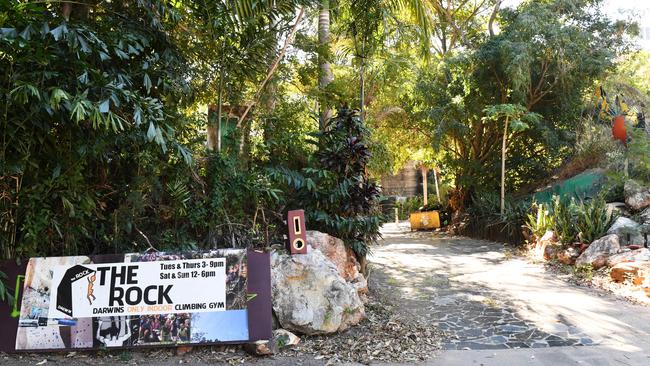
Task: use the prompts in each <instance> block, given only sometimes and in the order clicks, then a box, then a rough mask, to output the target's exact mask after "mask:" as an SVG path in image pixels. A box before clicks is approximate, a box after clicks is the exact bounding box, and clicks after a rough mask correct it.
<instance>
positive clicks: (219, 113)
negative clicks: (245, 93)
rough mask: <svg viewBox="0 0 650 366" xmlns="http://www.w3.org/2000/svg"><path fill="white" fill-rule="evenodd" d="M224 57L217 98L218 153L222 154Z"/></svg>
mask: <svg viewBox="0 0 650 366" xmlns="http://www.w3.org/2000/svg"><path fill="white" fill-rule="evenodd" d="M224 69H225V67H224V64H223V57H221V67H220V70H219V96H218V97H217V104H218V106H217V151H218V152H221V116H222V111H223V108H222V107H223V78H224V76H225V75H224V74H225V73H224Z"/></svg>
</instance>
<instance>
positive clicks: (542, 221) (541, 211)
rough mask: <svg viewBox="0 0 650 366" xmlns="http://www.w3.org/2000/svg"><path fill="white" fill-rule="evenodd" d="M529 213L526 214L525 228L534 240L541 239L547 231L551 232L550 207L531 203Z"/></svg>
mask: <svg viewBox="0 0 650 366" xmlns="http://www.w3.org/2000/svg"><path fill="white" fill-rule="evenodd" d="M531 211H532V212H531V213H529V214H527V220H526V227H527V228H528V230H530V232H531V233H532V234H533V235H534V236H535V237H536V238H541V237H542V236H544V234H545V233H546V232H547V231H548V230H553V227H554V222H553V213H552V212H551V207H550V205H547V204H544V203H536V202H533V205H532V208H531Z"/></svg>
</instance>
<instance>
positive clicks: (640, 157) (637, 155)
mask: <svg viewBox="0 0 650 366" xmlns="http://www.w3.org/2000/svg"><path fill="white" fill-rule="evenodd" d="M627 131H628V136H629V140H630V142H629V143H628V151H627V156H628V157H629V159H630V167H631V169H630V175H631V177H632V178H636V179H640V180H642V181H645V182H650V154H648V152H649V151H650V133H649V132H648V131H646V130H645V129H642V128H628V129H627Z"/></svg>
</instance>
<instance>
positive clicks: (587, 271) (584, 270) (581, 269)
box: [573, 264, 594, 281]
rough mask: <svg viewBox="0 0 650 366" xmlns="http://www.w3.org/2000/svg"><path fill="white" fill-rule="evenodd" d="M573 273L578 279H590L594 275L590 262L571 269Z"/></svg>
mask: <svg viewBox="0 0 650 366" xmlns="http://www.w3.org/2000/svg"><path fill="white" fill-rule="evenodd" d="M573 275H574V276H575V277H576V278H578V279H579V280H586V281H590V280H591V279H592V278H593V277H594V267H592V266H591V264H583V265H581V266H576V267H574V269H573Z"/></svg>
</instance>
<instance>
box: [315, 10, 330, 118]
mask: <svg viewBox="0 0 650 366" xmlns="http://www.w3.org/2000/svg"><path fill="white" fill-rule="evenodd" d="M318 48H319V50H318V70H319V75H318V89H319V91H320V101H319V105H320V129H321V130H323V129H324V127H325V123H326V122H327V120H328V119H329V118H330V117H331V114H332V111H331V110H330V108H329V105H328V103H327V98H325V97H324V94H325V88H326V87H327V86H328V85H329V84H330V83H331V82H332V80H334V75H333V74H332V66H331V65H330V62H329V58H330V2H329V0H321V2H320V5H319V12H318Z"/></svg>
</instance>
